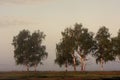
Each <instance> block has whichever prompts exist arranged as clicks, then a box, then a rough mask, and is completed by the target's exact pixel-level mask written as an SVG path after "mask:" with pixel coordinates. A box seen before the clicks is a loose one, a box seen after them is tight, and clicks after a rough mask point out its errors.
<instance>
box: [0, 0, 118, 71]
mask: <svg viewBox="0 0 120 80" xmlns="http://www.w3.org/2000/svg"><path fill="white" fill-rule="evenodd" d="M119 4H120V0H19V1H18V0H0V71H23V70H25V69H26V68H25V67H24V66H17V65H16V64H15V60H14V52H13V50H14V48H13V46H12V45H11V43H12V40H13V36H16V35H17V34H18V33H19V31H21V30H23V29H28V30H30V31H31V32H33V31H35V30H38V29H39V30H40V31H43V32H44V33H45V34H46V35H47V36H46V38H45V41H44V43H43V44H45V45H46V47H47V52H48V58H47V60H45V61H44V63H43V64H44V65H39V66H38V67H37V70H39V71H59V70H65V69H64V66H63V67H61V68H60V67H59V66H58V65H57V64H54V60H55V58H56V49H55V48H56V43H58V42H59V41H60V39H61V37H62V36H61V32H62V31H64V29H65V28H66V27H73V26H74V24H75V23H76V22H77V23H82V24H83V26H84V27H86V28H88V29H89V31H92V32H94V33H96V32H97V31H98V29H99V28H100V27H101V26H106V27H107V28H109V31H110V33H111V36H112V37H113V36H116V35H117V32H118V30H119V29H120V22H119V21H120V5H119ZM89 59H90V61H88V65H87V67H86V70H88V71H91V70H100V69H99V68H100V66H99V65H97V64H96V62H95V59H94V58H92V57H90V56H89ZM31 70H32V68H31ZM68 70H73V67H69V69H68ZM77 70H78V71H80V66H78V67H77ZM104 70H107V71H108V70H111V71H112V70H120V63H118V62H108V63H106V64H105V65H104Z"/></svg>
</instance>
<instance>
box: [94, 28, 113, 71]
mask: <svg viewBox="0 0 120 80" xmlns="http://www.w3.org/2000/svg"><path fill="white" fill-rule="evenodd" d="M95 40H96V51H95V53H94V56H95V57H96V63H100V66H101V70H103V64H104V63H106V62H107V61H112V60H114V56H113V55H112V43H111V37H110V33H109V29H108V28H106V27H105V26H103V27H101V28H100V29H99V30H98V32H97V34H96V36H95Z"/></svg>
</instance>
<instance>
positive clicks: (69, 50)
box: [55, 28, 78, 71]
mask: <svg viewBox="0 0 120 80" xmlns="http://www.w3.org/2000/svg"><path fill="white" fill-rule="evenodd" d="M71 31H72V29H71V28H66V29H65V31H64V32H62V33H61V34H62V39H61V41H60V42H59V43H58V44H57V45H56V50H57V53H56V60H55V62H56V63H58V64H59V65H60V66H62V65H65V67H66V71H67V66H68V65H73V66H74V71H76V65H78V61H77V59H76V57H75V56H74V46H75V41H74V38H73V37H72V32H71Z"/></svg>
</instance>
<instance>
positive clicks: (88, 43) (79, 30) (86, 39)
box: [74, 24, 95, 56]
mask: <svg viewBox="0 0 120 80" xmlns="http://www.w3.org/2000/svg"><path fill="white" fill-rule="evenodd" d="M74 38H75V43H76V44H75V46H76V50H77V52H78V53H79V54H80V55H81V56H85V55H87V54H89V53H90V52H91V51H92V49H93V47H94V43H95V41H94V40H93V33H92V32H89V31H88V29H87V28H83V26H82V24H76V25H75V28H74Z"/></svg>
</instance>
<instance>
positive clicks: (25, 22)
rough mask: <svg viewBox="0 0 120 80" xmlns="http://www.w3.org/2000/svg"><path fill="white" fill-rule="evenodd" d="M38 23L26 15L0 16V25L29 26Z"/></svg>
mask: <svg viewBox="0 0 120 80" xmlns="http://www.w3.org/2000/svg"><path fill="white" fill-rule="evenodd" d="M38 24H39V23H38V22H37V21H35V20H33V19H31V18H27V17H12V16H11V17H6V16H4V17H0V27H9V26H31V25H38Z"/></svg>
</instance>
